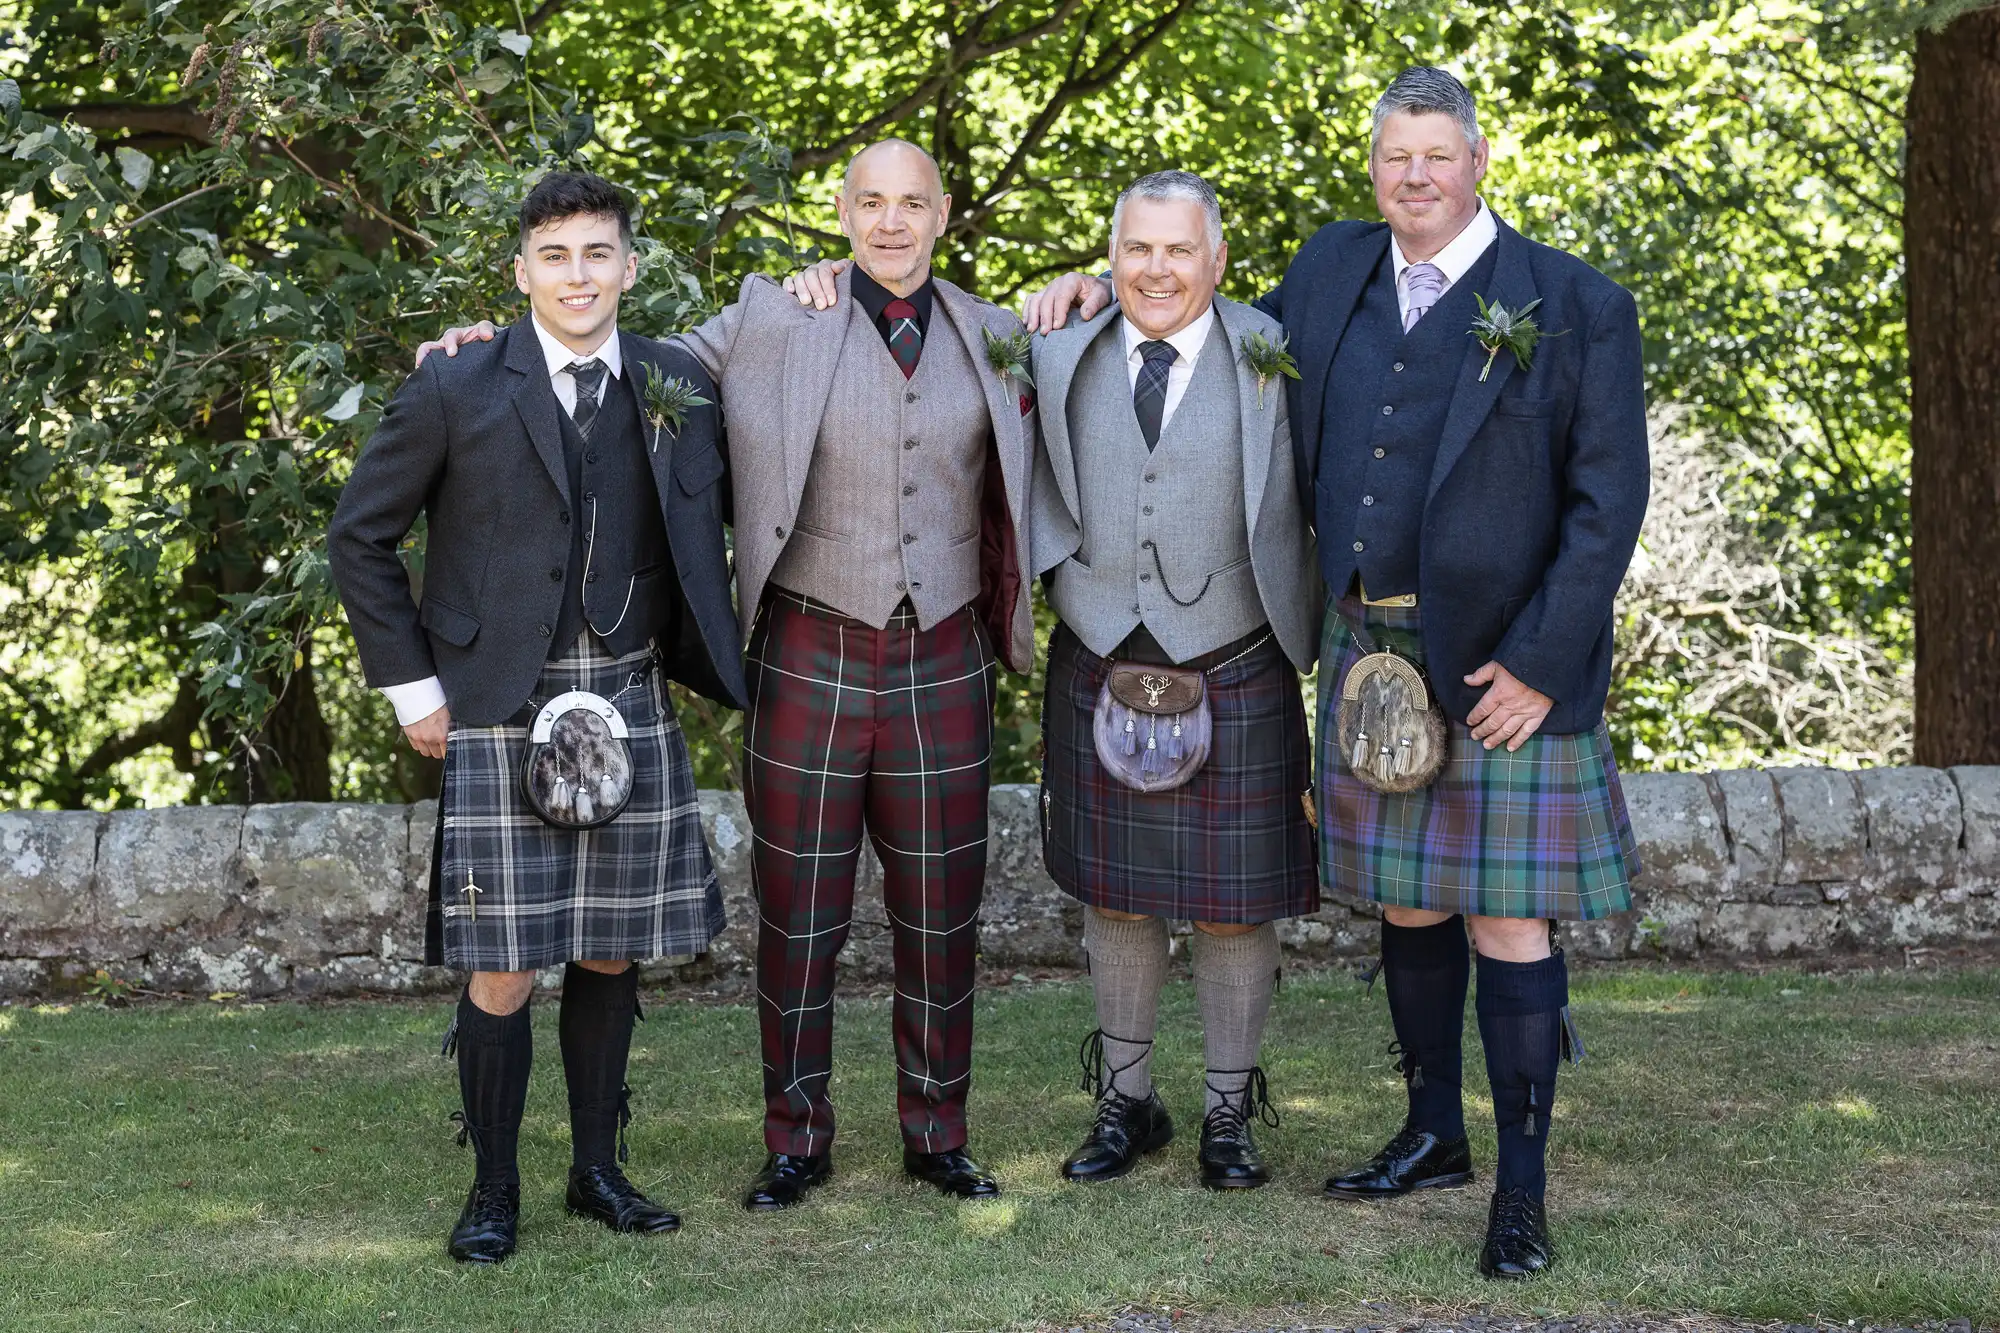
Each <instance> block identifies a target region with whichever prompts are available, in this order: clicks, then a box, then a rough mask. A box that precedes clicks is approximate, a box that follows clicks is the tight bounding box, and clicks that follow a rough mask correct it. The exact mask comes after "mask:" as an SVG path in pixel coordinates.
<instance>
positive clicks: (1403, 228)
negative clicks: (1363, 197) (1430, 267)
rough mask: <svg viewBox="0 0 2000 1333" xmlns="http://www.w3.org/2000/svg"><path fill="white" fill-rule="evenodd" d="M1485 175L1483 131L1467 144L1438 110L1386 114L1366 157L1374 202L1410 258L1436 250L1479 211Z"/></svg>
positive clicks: (1422, 257)
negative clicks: (1380, 130)
mask: <svg viewBox="0 0 2000 1333" xmlns="http://www.w3.org/2000/svg"><path fill="white" fill-rule="evenodd" d="M1485 177H1486V138H1485V136H1484V135H1481V136H1480V138H1479V141H1478V142H1477V143H1474V144H1468V143H1467V142H1466V141H1465V132H1464V131H1463V130H1461V129H1459V127H1458V122H1457V121H1455V120H1453V119H1452V118H1451V117H1450V116H1447V115H1445V114H1444V113H1442V112H1436V111H1430V112H1424V113H1421V114H1416V113H1411V112H1398V113H1396V114H1395V115H1393V116H1390V117H1389V118H1388V119H1387V120H1385V121H1383V122H1382V132H1381V133H1380V134H1379V135H1378V136H1377V137H1376V140H1375V150H1374V151H1373V152H1372V153H1370V154H1369V157H1368V179H1369V180H1371V181H1373V182H1374V183H1375V206H1376V207H1377V208H1379V209H1381V210H1382V217H1383V218H1384V219H1385V220H1386V221H1387V222H1388V224H1389V229H1390V230H1391V231H1393V232H1394V233H1395V234H1396V244H1397V245H1399V246H1401V247H1402V250H1403V257H1404V258H1405V259H1408V260H1410V261H1411V262H1413V263H1415V262H1418V261H1421V260H1425V259H1429V258H1431V257H1432V256H1434V255H1436V254H1437V252H1438V251H1440V250H1442V249H1444V248H1445V246H1447V245H1449V244H1450V243H1451V240H1452V238H1453V237H1455V236H1457V235H1458V234H1459V233H1460V232H1461V231H1464V230H1465V224H1466V223H1468V222H1470V221H1472V215H1473V214H1475V213H1477V212H1478V211H1479V182H1480V181H1482V180H1484V179H1485Z"/></svg>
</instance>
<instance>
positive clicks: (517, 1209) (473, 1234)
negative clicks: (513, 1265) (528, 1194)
mask: <svg viewBox="0 0 2000 1333" xmlns="http://www.w3.org/2000/svg"><path fill="white" fill-rule="evenodd" d="M520 1222H521V1187H520V1186H519V1185H501V1184H496V1183H493V1182H482V1183H479V1184H475V1185H474V1186H473V1187H472V1192H471V1193H470V1194H468V1195H466V1196H465V1207H464V1209H463V1210H461V1211H460V1213H459V1215H458V1225H457V1226H455V1227H453V1228H452V1229H451V1243H450V1245H448V1246H447V1247H446V1248H447V1249H448V1250H449V1251H450V1252H451V1257H452V1258H454V1259H456V1260H458V1261H459V1262H460V1263H462V1264H497V1263H499V1262H500V1261H501V1260H502V1259H505V1258H506V1257H507V1256H508V1255H510V1254H512V1253H513V1252H514V1233H515V1230H516V1228H518V1227H519V1226H520Z"/></svg>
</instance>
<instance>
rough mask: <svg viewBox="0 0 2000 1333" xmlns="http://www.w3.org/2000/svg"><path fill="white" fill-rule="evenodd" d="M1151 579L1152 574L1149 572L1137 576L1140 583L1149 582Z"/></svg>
mask: <svg viewBox="0 0 2000 1333" xmlns="http://www.w3.org/2000/svg"><path fill="white" fill-rule="evenodd" d="M1152 581H1153V576H1152V575H1151V574H1141V575H1140V576H1139V582H1141V583H1151V582H1152Z"/></svg>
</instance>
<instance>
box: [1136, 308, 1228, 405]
mask: <svg viewBox="0 0 2000 1333" xmlns="http://www.w3.org/2000/svg"><path fill="white" fill-rule="evenodd" d="M1214 323H1215V307H1214V306H1213V305H1210V306H1209V307H1208V309H1206V310H1204V311H1202V312H1201V314H1200V316H1199V317H1197V318H1196V319H1195V321H1194V323H1192V324H1190V325H1188V326H1187V327H1186V328H1184V329H1182V330H1181V331H1180V332H1179V333H1176V334H1172V335H1171V336H1169V337H1166V338H1163V339H1161V341H1162V342H1165V343H1168V344H1170V345H1171V346H1172V347H1173V349H1174V350H1175V351H1176V352H1179V353H1180V355H1179V356H1177V357H1175V358H1174V364H1173V365H1171V366H1169V367H1168V368H1167V397H1166V401H1165V402H1164V403H1162V404H1161V405H1160V429H1161V430H1165V429H1166V428H1167V423H1168V422H1169V421H1172V420H1173V419H1174V409H1175V408H1177V407H1179V406H1180V405H1181V398H1182V397H1183V396H1184V395H1185V394H1186V393H1187V386H1188V381H1189V380H1191V379H1193V378H1194V363H1195V362H1196V361H1197V360H1199V359H1200V357H1201V349H1202V348H1203V347H1206V346H1207V345H1208V330H1209V328H1210V327H1211V326H1212V325H1213V324H1214ZM1118 324H1119V331H1120V333H1121V334H1122V335H1123V336H1124V339H1125V376H1126V382H1127V383H1129V384H1130V385H1131V386H1132V387H1133V388H1134V389H1137V388H1138V387H1139V368H1140V367H1141V366H1143V365H1145V364H1146V358H1145V356H1144V355H1143V354H1141V353H1140V351H1139V344H1140V343H1143V342H1150V341H1152V338H1151V335H1149V334H1145V333H1141V332H1140V331H1139V326H1138V325H1136V324H1134V323H1133V322H1132V321H1131V320H1129V319H1127V318H1125V317H1124V316H1123V315H1120V316H1119V317H1118Z"/></svg>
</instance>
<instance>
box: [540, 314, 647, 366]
mask: <svg viewBox="0 0 2000 1333" xmlns="http://www.w3.org/2000/svg"><path fill="white" fill-rule="evenodd" d="M528 322H529V323H530V324H532V325H534V326H535V337H536V338H538V339H540V340H541V344H542V360H543V361H544V362H545V363H546V364H547V365H548V368H549V378H550V379H554V378H555V377H556V376H558V375H560V374H562V373H563V372H564V371H566V370H568V369H569V363H570V362H572V361H588V360H589V359H590V357H593V356H594V357H596V358H597V359H598V360H599V361H602V362H603V363H604V366H605V369H607V370H609V371H610V372H611V378H612V379H614V380H615V379H617V378H618V377H619V373H620V372H621V371H622V370H623V369H624V365H623V360H622V358H621V357H620V356H619V353H618V326H617V325H616V324H613V325H612V326H611V332H610V333H609V334H608V335H606V336H605V339H604V341H603V342H602V343H600V344H599V345H598V348H597V350H596V351H594V352H592V353H590V354H589V355H588V356H578V355H577V354H576V353H575V352H572V351H571V350H570V349H569V348H568V347H565V346H564V345H563V344H562V343H561V342H559V341H558V340H557V339H556V336H555V335H554V334H553V333H550V332H549V331H548V330H547V329H545V328H543V327H542V321H541V320H539V319H536V318H535V316H534V313H533V312H532V311H530V312H529V314H528Z"/></svg>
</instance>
